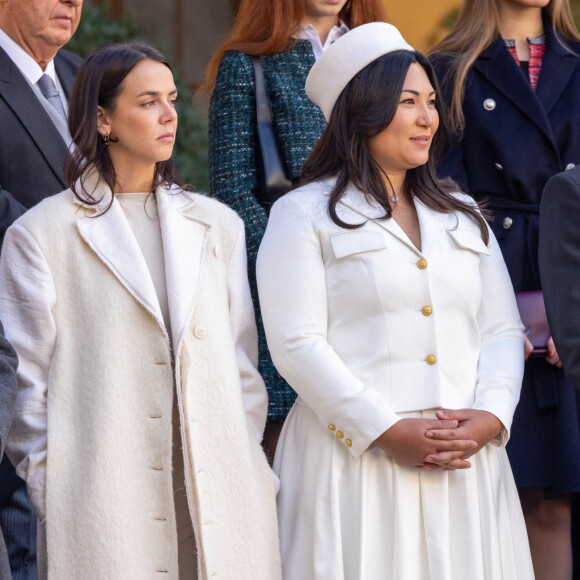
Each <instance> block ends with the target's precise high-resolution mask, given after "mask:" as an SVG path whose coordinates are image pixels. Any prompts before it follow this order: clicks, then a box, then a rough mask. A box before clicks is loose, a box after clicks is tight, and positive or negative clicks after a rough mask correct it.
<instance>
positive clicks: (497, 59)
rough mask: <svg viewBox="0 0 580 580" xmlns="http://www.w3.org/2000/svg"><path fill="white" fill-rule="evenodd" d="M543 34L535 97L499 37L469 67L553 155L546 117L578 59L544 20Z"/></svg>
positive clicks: (572, 48)
mask: <svg viewBox="0 0 580 580" xmlns="http://www.w3.org/2000/svg"><path fill="white" fill-rule="evenodd" d="M544 32H545V35H546V53H545V55H544V60H543V63H542V70H541V72H540V78H539V80H538V86H537V89H536V92H535V93H534V92H533V91H532V90H530V84H529V81H528V79H526V77H525V76H524V75H523V74H522V72H521V71H520V70H519V67H518V65H517V64H516V62H515V60H514V58H513V57H512V55H511V54H510V52H509V50H508V49H507V48H506V46H505V43H504V41H503V38H502V37H501V36H499V35H498V37H497V38H496V39H495V41H494V42H493V43H492V44H491V45H490V46H489V47H488V48H487V49H485V50H484V51H483V52H482V53H481V55H480V56H479V58H478V59H477V61H476V62H475V63H474V65H473V66H474V69H475V70H477V71H478V72H479V73H480V74H482V75H483V76H484V77H485V78H486V79H487V80H488V81H489V82H490V83H492V84H493V85H494V86H495V88H496V89H497V90H498V91H500V92H501V93H502V94H503V96H504V97H506V99H508V100H509V101H511V102H512V103H513V104H514V105H515V106H516V107H518V108H519V109H520V110H521V111H522V113H523V114H524V115H526V116H527V117H528V118H529V119H530V120H531V121H532V122H533V123H535V124H536V125H537V126H538V127H539V128H540V130H541V131H542V132H543V133H544V134H545V135H546V137H547V138H548V140H549V141H550V142H551V143H552V144H553V147H554V148H555V151H556V153H557V150H556V144H555V139H554V134H553V132H552V127H551V124H550V121H549V119H548V115H549V113H550V111H551V109H552V107H553V106H554V104H555V103H556V101H557V100H558V98H559V97H560V95H561V94H562V92H563V91H564V90H565V89H566V86H567V84H568V82H569V81H570V78H571V77H572V74H573V72H574V70H575V68H576V66H578V64H579V63H580V59H579V58H578V56H576V55H574V54H573V53H572V52H570V50H574V48H576V47H570V46H569V44H568V43H567V42H566V41H564V40H563V39H562V38H561V37H560V38H558V37H557V33H556V32H555V31H554V29H553V27H552V22H551V21H550V20H549V19H548V18H547V17H545V18H544ZM562 43H563V44H562ZM566 47H568V48H566ZM576 51H577V48H576Z"/></svg>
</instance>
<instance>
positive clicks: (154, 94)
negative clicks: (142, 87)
mask: <svg viewBox="0 0 580 580" xmlns="http://www.w3.org/2000/svg"><path fill="white" fill-rule="evenodd" d="M176 93H177V89H173V90H172V91H171V92H170V93H169V94H170V95H175V94H176ZM160 94H161V93H160V92H159V91H143V92H142V93H139V94H138V95H137V98H139V97H157V96H159V95H160Z"/></svg>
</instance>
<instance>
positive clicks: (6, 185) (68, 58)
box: [0, 49, 82, 242]
mask: <svg viewBox="0 0 580 580" xmlns="http://www.w3.org/2000/svg"><path fill="white" fill-rule="evenodd" d="M81 62H82V59H81V58H80V57H78V56H76V55H74V54H72V53H70V52H68V51H66V50H60V51H59V52H58V53H57V55H56V57H55V59H54V64H55V67H56V72H57V74H58V77H59V79H60V82H61V84H62V86H63V89H64V92H65V94H66V96H67V97H69V96H70V93H71V90H72V86H73V83H74V79H75V75H76V72H77V70H78V68H79V66H80V63H81ZM0 127H1V128H2V130H0V242H1V239H2V237H3V236H4V233H5V232H6V229H7V228H8V226H9V225H10V224H11V223H12V222H13V221H14V220H15V219H16V218H17V217H18V216H19V215H21V214H22V213H23V212H24V211H25V210H26V209H28V208H30V207H32V206H33V205H35V204H37V203H38V202H39V201H40V200H42V199H44V198H45V197H48V196H49V195H52V194H54V193H58V192H59V191H62V190H63V189H66V187H67V184H65V181H64V174H63V166H64V160H65V158H66V155H67V145H66V143H65V142H64V140H63V138H62V136H61V135H60V133H59V132H58V130H57V128H56V127H55V126H54V123H53V122H52V120H51V118H50V117H49V116H48V114H47V113H46V111H45V110H44V108H43V107H42V105H41V104H40V103H39V102H38V98H37V96H36V94H35V93H34V91H33V90H32V89H31V88H30V85H29V84H28V82H27V81H26V79H25V78H24V76H23V75H22V73H21V72H20V71H19V70H18V67H17V66H16V65H15V64H14V63H13V62H12V60H11V59H10V58H9V57H8V55H7V54H6V52H4V51H3V50H2V49H0Z"/></svg>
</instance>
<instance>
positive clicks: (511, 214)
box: [432, 19, 580, 497]
mask: <svg viewBox="0 0 580 580" xmlns="http://www.w3.org/2000/svg"><path fill="white" fill-rule="evenodd" d="M544 30H545V34H546V52H545V55H544V60H543V64H542V69H541V72H540V77H539V81H538V86H537V89H536V92H535V93H534V91H532V89H531V87H530V84H529V80H528V79H527V78H526V76H525V75H524V73H523V72H522V71H521V69H520V68H519V66H518V65H517V64H516V62H515V60H514V58H513V56H512V55H511V54H510V52H509V51H508V49H507V48H506V46H505V43H504V41H503V39H502V38H501V37H498V38H497V39H496V40H495V41H494V42H493V43H492V44H491V45H490V46H489V47H488V48H487V49H486V50H485V51H483V52H482V54H481V55H480V56H479V58H478V59H477V60H476V61H475V63H474V65H473V66H472V68H471V70H470V71H469V73H468V75H467V79H466V86H465V99H464V104H463V111H464V114H465V129H464V132H463V137H462V138H461V139H455V140H454V141H453V143H452V147H451V151H450V153H449V154H448V156H447V157H446V158H445V159H444V160H443V161H442V163H441V164H440V167H439V174H440V175H441V176H446V175H449V176H451V177H452V178H453V179H454V180H455V181H457V182H458V184H459V185H460V187H461V189H462V190H463V191H465V192H466V193H469V194H470V195H472V196H473V197H474V198H476V199H478V200H483V199H485V200H487V202H488V207H489V209H490V210H491V212H492V214H493V222H492V224H491V225H492V229H493V231H494V234H495V236H496V238H497V239H498V242H499V245H500V247H501V249H502V252H503V256H504V259H505V261H506V264H507V267H508V270H509V273H510V276H511V279H512V283H513V286H514V290H515V291H516V292H518V291H524V290H538V289H540V288H541V282H540V273H539V266H538V237H539V236H538V234H539V211H540V201H541V197H542V191H543V189H544V186H545V185H546V182H547V181H548V179H550V177H552V176H553V175H555V174H556V173H559V172H561V171H563V170H565V169H566V168H570V167H572V166H573V165H575V164H580V58H579V57H578V56H576V55H574V54H573V52H576V54H580V45H577V44H574V45H570V44H568V43H566V42H564V41H562V43H563V44H561V43H560V42H559V41H558V38H557V37H556V34H555V33H554V31H553V29H552V25H551V23H550V22H549V21H548V20H547V19H546V20H545V21H544ZM450 58H452V57H447V56H441V55H437V56H434V57H432V62H433V65H434V67H435V71H436V74H437V77H438V78H439V80H440V82H442V87H441V88H442V93H443V98H444V100H445V101H446V102H447V104H449V102H450V97H451V86H450V82H449V80H448V79H446V78H445V73H446V72H447V70H448V67H449V64H450V62H451V61H450ZM571 219H574V216H571ZM508 452H509V455H510V461H511V463H512V467H513V471H514V476H515V479H516V484H517V485H518V486H525V487H543V488H544V489H545V494H546V496H547V497H554V496H557V495H561V494H563V493H569V492H571V491H580V461H579V460H578V457H579V456H580V435H579V433H578V419H577V416H576V400H575V393H574V390H573V389H572V388H571V387H570V386H569V385H568V384H567V383H566V381H565V380H564V376H563V373H562V371H561V370H560V369H557V368H556V367H554V366H552V365H550V364H549V363H548V362H547V361H545V360H544V359H543V358H536V359H532V360H530V361H528V363H527V364H526V370H525V374H524V380H523V384H522V392H521V398H520V404H519V405H518V407H517V409H516V413H515V416H514V422H513V426H512V433H511V440H510V444H509V445H508Z"/></svg>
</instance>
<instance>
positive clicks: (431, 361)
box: [425, 354, 437, 365]
mask: <svg viewBox="0 0 580 580" xmlns="http://www.w3.org/2000/svg"><path fill="white" fill-rule="evenodd" d="M425 362H426V363H427V364H428V365H434V364H435V363H436V362H437V357H436V356H435V355H434V354H429V355H427V356H426V357H425Z"/></svg>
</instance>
